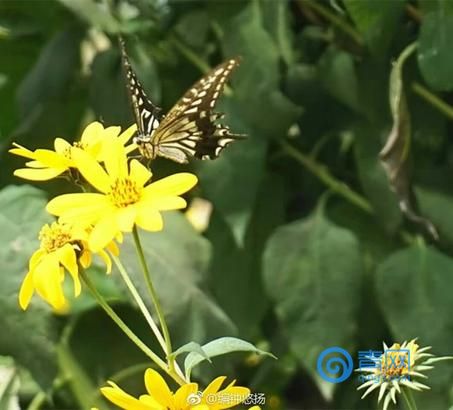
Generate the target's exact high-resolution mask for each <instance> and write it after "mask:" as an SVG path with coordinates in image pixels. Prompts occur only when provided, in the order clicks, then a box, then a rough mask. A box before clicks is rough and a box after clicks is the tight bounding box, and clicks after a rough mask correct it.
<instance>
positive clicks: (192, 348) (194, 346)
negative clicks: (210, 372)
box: [170, 342, 211, 363]
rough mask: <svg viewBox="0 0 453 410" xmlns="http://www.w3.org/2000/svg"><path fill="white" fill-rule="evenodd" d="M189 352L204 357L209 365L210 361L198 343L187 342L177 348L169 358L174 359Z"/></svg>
mask: <svg viewBox="0 0 453 410" xmlns="http://www.w3.org/2000/svg"><path fill="white" fill-rule="evenodd" d="M191 352H194V353H197V354H199V355H200V356H202V357H204V358H205V359H206V360H207V361H208V362H209V363H211V359H210V358H209V356H208V354H207V353H206V352H205V351H204V350H203V348H202V347H201V345H200V344H199V343H195V342H189V343H186V344H185V345H183V346H181V347H178V348H177V349H176V350H175V351H174V352H173V353H172V354H171V355H170V356H171V357H173V358H176V357H178V356H179V355H180V354H182V353H191Z"/></svg>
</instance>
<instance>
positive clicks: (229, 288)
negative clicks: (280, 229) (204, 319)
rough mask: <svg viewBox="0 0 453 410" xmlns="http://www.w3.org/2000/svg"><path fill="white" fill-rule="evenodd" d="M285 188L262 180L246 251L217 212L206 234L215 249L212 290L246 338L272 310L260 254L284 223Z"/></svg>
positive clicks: (275, 182)
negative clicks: (269, 309) (267, 311)
mask: <svg viewBox="0 0 453 410" xmlns="http://www.w3.org/2000/svg"><path fill="white" fill-rule="evenodd" d="M282 185H283V183H282V181H280V180H279V179H278V178H276V177H270V176H268V177H267V178H265V179H264V180H263V182H262V184H261V186H260V189H259V192H258V196H257V199H256V203H255V205H254V208H253V213H252V217H251V220H250V223H249V226H248V228H247V232H246V234H245V241H244V246H243V247H241V246H238V245H237V243H236V241H235V239H234V236H233V233H232V232H231V229H230V227H229V226H228V224H227V223H226V222H225V220H224V219H223V218H222V216H221V215H220V214H219V213H218V212H215V211H214V213H213V215H212V217H211V221H210V224H209V228H208V230H207V232H206V236H207V237H208V238H209V240H210V241H211V243H212V245H213V256H212V262H211V266H210V275H209V287H210V289H211V291H212V294H213V295H214V297H215V299H216V301H217V302H218V303H219V304H220V306H221V307H222V308H223V309H224V310H225V312H226V313H227V314H228V316H229V317H231V319H232V320H233V322H234V323H235V324H236V325H237V327H238V329H239V331H240V334H241V335H242V336H243V337H253V335H255V334H256V332H257V328H258V326H259V323H260V322H261V320H262V318H263V315H264V314H265V312H266V310H267V309H268V307H269V299H268V297H267V295H266V293H265V291H264V287H263V280H262V277H261V254H262V252H263V248H264V245H265V241H266V240H267V238H268V237H269V235H270V234H271V233H272V231H273V229H275V228H276V227H277V226H278V225H279V224H280V223H282V222H283V221H284V217H285V211H284V203H285V201H284V198H285V192H284V189H283V186H282ZM231 295H234V298H232V297H231Z"/></svg>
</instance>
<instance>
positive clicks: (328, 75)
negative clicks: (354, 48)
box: [318, 47, 361, 112]
mask: <svg viewBox="0 0 453 410" xmlns="http://www.w3.org/2000/svg"><path fill="white" fill-rule="evenodd" d="M318 64H319V77H320V81H321V83H322V85H323V86H324V88H325V89H326V90H327V92H328V93H329V94H331V95H332V96H333V97H335V98H336V99H337V100H338V101H340V102H341V103H343V104H345V105H346V106H347V107H349V108H351V109H352V110H354V111H357V112H360V111H361V107H360V104H359V94H358V92H359V90H358V83H357V75H356V72H355V67H354V60H353V57H352V56H351V55H350V54H349V53H346V52H344V51H341V50H338V49H336V48H335V47H330V48H328V49H327V51H326V52H325V53H324V55H323V56H322V57H321V58H320V60H319V63H318Z"/></svg>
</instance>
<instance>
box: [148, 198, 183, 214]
mask: <svg viewBox="0 0 453 410" xmlns="http://www.w3.org/2000/svg"><path fill="white" fill-rule="evenodd" d="M142 206H146V207H150V208H154V209H156V210H159V211H171V210H174V209H183V208H185V207H186V206H187V202H186V200H185V199H184V198H181V197H180V196H164V197H156V198H152V199H148V200H147V201H143V205H142Z"/></svg>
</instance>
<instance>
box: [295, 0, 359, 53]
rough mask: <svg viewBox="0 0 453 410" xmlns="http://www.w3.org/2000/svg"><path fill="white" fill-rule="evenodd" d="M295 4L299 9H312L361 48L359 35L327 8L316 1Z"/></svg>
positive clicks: (304, 0) (302, 0) (303, 0)
mask: <svg viewBox="0 0 453 410" xmlns="http://www.w3.org/2000/svg"><path fill="white" fill-rule="evenodd" d="M296 3H297V4H298V6H299V7H303V6H308V7H310V8H312V9H313V10H315V11H316V12H317V13H319V14H320V15H321V16H323V17H324V18H325V19H326V20H328V21H330V23H332V25H334V26H336V27H337V28H338V29H340V30H341V31H343V33H345V34H347V35H348V36H349V37H350V38H351V39H352V40H353V41H354V42H355V43H356V44H357V45H359V46H361V45H362V44H363V40H362V37H361V35H360V33H359V32H358V31H357V30H356V29H355V28H354V27H352V26H350V25H349V24H348V23H347V22H346V21H345V20H343V19H342V18H340V17H338V16H337V15H336V14H334V13H332V12H331V11H330V10H329V9H328V8H327V7H324V6H323V4H322V3H321V2H318V1H317V0H297V2H296Z"/></svg>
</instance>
